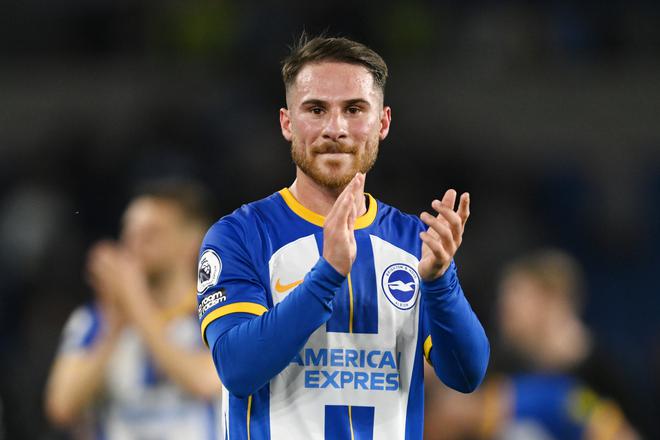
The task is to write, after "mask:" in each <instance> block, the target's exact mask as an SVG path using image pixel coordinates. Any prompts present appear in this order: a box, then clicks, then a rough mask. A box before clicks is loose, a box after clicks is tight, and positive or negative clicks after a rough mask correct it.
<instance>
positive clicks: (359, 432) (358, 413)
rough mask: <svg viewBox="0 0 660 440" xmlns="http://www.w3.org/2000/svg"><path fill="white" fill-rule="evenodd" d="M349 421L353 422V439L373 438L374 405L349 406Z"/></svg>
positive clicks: (366, 439)
mask: <svg viewBox="0 0 660 440" xmlns="http://www.w3.org/2000/svg"><path fill="white" fill-rule="evenodd" d="M350 409H351V422H352V424H353V435H354V437H353V438H354V440H373V438H374V407H373V406H351V408H350Z"/></svg>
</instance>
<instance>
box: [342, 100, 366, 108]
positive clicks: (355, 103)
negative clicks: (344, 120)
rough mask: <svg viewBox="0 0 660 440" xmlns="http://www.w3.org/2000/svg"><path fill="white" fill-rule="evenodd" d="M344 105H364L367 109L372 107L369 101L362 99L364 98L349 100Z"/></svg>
mask: <svg viewBox="0 0 660 440" xmlns="http://www.w3.org/2000/svg"><path fill="white" fill-rule="evenodd" d="M344 104H345V105H346V106H347V107H350V106H352V105H364V106H367V107H370V106H371V103H370V102H369V101H367V100H366V99H362V98H355V99H349V100H347V101H344Z"/></svg>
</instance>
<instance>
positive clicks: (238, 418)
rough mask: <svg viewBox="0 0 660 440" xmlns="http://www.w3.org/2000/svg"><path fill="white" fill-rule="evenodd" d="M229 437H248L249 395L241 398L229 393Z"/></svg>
mask: <svg viewBox="0 0 660 440" xmlns="http://www.w3.org/2000/svg"><path fill="white" fill-rule="evenodd" d="M228 395H229V438H232V439H246V438H248V435H247V406H248V399H249V397H245V398H243V399H242V398H240V397H236V396H234V395H233V394H231V393H229V394H228Z"/></svg>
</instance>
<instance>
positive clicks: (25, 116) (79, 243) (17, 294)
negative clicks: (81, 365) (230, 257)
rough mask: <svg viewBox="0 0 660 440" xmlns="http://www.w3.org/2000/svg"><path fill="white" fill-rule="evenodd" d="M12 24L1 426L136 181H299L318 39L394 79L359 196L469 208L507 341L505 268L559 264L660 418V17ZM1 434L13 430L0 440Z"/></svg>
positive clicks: (467, 285)
mask: <svg viewBox="0 0 660 440" xmlns="http://www.w3.org/2000/svg"><path fill="white" fill-rule="evenodd" d="M1 9H2V12H1V13H0V292H1V293H0V399H1V401H0V409H1V412H2V417H1V418H0V426H3V425H4V426H3V427H2V428H1V429H2V430H4V435H5V438H10V439H13V438H19V439H48V438H55V437H57V438H59V437H58V436H57V435H56V434H55V433H54V432H53V431H52V430H51V429H50V428H49V426H48V424H47V423H46V421H45V419H44V417H43V411H42V406H43V405H42V393H43V386H44V383H45V380H46V374H47V371H48V367H49V365H50V362H51V360H52V357H53V355H54V353H55V350H56V348H57V343H58V339H59V333H60V330H61V327H62V325H63V323H64V321H65V319H66V318H67V316H68V315H69V313H70V312H71V310H72V309H73V308H74V307H75V306H76V305H77V304H80V303H81V302H83V301H85V300H88V299H89V298H90V293H89V291H88V289H87V288H86V285H85V282H84V276H83V267H84V259H85V252H86V249H87V247H88V246H89V245H90V244H91V243H92V242H93V241H95V240H98V239H99V238H102V237H108V236H110V237H111V236H113V235H115V234H116V232H117V229H118V224H119V217H120V214H121V211H122V209H123V207H124V204H125V203H126V201H127V198H128V196H129V194H130V190H131V188H132V186H133V185H134V184H135V183H136V182H137V181H139V180H142V179H144V178H148V177H161V176H172V175H178V176H194V177H196V178H199V179H201V180H202V181H203V182H205V183H206V184H207V185H209V187H210V188H211V189H212V190H213V192H214V194H215V196H216V202H217V207H216V209H217V212H218V215H222V214H226V213H229V212H231V211H232V210H233V209H235V208H237V207H238V206H240V204H242V203H246V202H248V201H251V200H255V199H258V198H261V197H264V196H267V195H269V194H271V193H272V192H274V191H276V190H278V189H280V188H282V187H284V186H287V185H288V184H290V182H291V181H292V180H293V176H294V167H293V165H292V163H291V160H290V157H289V152H288V148H289V147H288V145H287V144H286V143H285V141H284V140H283V139H282V137H281V135H280V132H279V125H278V109H279V107H281V106H283V104H284V92H283V86H282V84H281V79H280V76H279V60H280V59H281V58H282V57H283V56H284V55H285V54H286V53H287V45H289V44H291V43H292V42H293V40H294V39H295V37H296V36H298V35H299V34H300V32H301V31H302V30H303V29H306V30H307V31H309V32H311V33H316V32H319V31H324V30H326V31H328V33H330V34H333V35H334V34H340V35H344V36H349V37H352V38H354V39H357V40H359V41H362V42H364V43H366V44H368V45H370V46H371V47H373V48H374V49H376V50H377V51H378V52H379V53H380V54H381V55H382V56H383V57H384V58H385V60H386V61H387V62H388V64H389V68H390V79H389V82H388V87H387V91H386V102H387V103H388V104H389V105H391V106H392V109H393V111H392V113H393V125H392V130H391V132H390V136H389V137H388V139H387V140H386V141H385V142H384V143H382V144H381V153H380V157H379V160H378V163H377V165H376V168H375V169H374V170H373V171H372V173H370V175H369V179H368V182H367V189H368V191H369V192H371V193H373V194H374V195H375V196H376V197H377V198H379V199H380V200H383V201H384V202H387V203H390V204H393V205H396V206H398V207H400V208H402V209H403V210H406V211H408V212H411V213H418V212H420V211H421V210H423V209H427V206H428V203H429V202H430V200H432V198H433V197H437V196H438V195H441V194H442V192H444V190H445V189H447V188H449V187H454V188H457V189H459V190H463V191H465V190H467V191H470V193H471V195H472V217H471V220H470V224H469V228H468V232H467V233H466V238H465V242H464V245H463V248H462V249H461V251H460V253H459V256H458V262H459V265H460V270H461V278H462V283H463V286H464V289H465V291H466V292H467V295H468V297H469V298H470V300H471V301H472V303H473V305H474V307H475V309H476V311H477V313H478V314H479V316H480V317H481V318H482V320H483V321H484V322H485V324H486V325H487V326H492V321H493V303H494V298H495V294H496V292H495V286H496V281H497V277H498V273H499V270H500V269H501V267H502V265H503V264H504V263H505V262H507V261H508V260H509V259H510V258H512V257H515V256H517V255H519V254H520V253H521V252H526V251H529V250H530V249H534V248H536V247H538V246H558V247H561V248H563V249H565V250H567V251H569V252H571V253H572V254H573V255H575V256H576V257H577V258H578V259H579V260H580V261H581V262H582V263H583V264H584V266H585V269H586V271H587V281H588V294H589V298H588V300H587V304H586V309H585V319H586V321H587V323H588V324H589V326H590V328H591V329H592V330H593V331H594V333H595V335H596V337H597V338H598V340H599V341H600V342H601V344H603V346H604V347H605V348H606V350H607V352H608V354H609V355H610V358H611V359H612V362H613V363H614V364H615V365H614V366H615V367H616V368H618V369H620V370H621V371H623V372H624V374H625V377H626V385H627V387H629V390H630V392H631V393H632V395H633V396H634V397H635V399H636V400H637V402H638V404H640V406H641V407H643V408H645V410H644V412H645V414H642V416H641V417H639V420H633V422H636V423H637V425H639V426H640V430H642V432H644V433H645V435H646V437H647V438H660V433H659V432H660V431H659V430H658V426H656V424H657V423H658V421H657V420H656V417H655V416H657V414H659V413H660V412H659V411H658V405H657V401H658V394H659V392H658V390H659V389H660V386H659V383H660V321H659V320H658V319H657V315H658V312H660V295H659V294H660V282H658V269H660V253H659V252H658V251H657V249H658V247H660V233H659V231H660V117H659V116H660V3H658V2H642V1H615V2H589V3H586V2H585V3H577V4H569V3H568V2H552V1H549V2H541V1H533V0H532V1H521V0H519V1H505V2H487V1H449V2H434V1H408V2H395V1H387V0H381V1H379V2H377V3H376V2H364V1H356V2H325V3H321V2H304V1H290V2H286V3H285V2H281V1H278V2H275V1H263V2H256V1H248V2H237V1H234V2H228V1H210V0H209V1H201V0H187V1H180V0H160V1H144V2H135V1H127V0H112V1H111V0H84V1H83V0H60V1H57V2H44V1H37V0H22V1H16V0H9V1H5V2H3V4H2V8H1ZM1 437H2V434H0V438H1Z"/></svg>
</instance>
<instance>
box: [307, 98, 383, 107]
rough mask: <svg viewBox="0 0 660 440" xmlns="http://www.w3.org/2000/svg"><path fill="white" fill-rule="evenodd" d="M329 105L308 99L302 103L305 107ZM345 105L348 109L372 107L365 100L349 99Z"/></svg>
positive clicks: (318, 100)
mask: <svg viewBox="0 0 660 440" xmlns="http://www.w3.org/2000/svg"><path fill="white" fill-rule="evenodd" d="M327 104H328V102H327V101H324V100H322V99H306V100H305V101H303V102H302V103H301V105H303V106H309V105H316V106H319V107H323V106H326V105H327ZM343 104H344V106H346V107H349V106H351V105H363V106H371V103H369V101H367V100H366V99H363V98H354V99H347V100H346V101H343Z"/></svg>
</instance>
